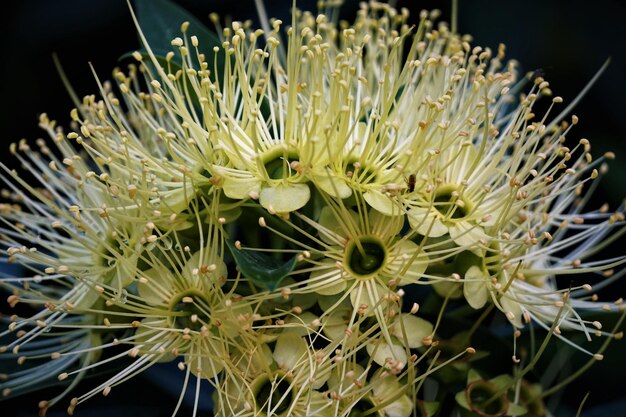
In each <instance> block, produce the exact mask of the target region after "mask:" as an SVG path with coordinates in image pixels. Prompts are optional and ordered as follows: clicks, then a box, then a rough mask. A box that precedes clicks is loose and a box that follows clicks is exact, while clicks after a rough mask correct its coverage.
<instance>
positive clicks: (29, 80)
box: [0, 0, 626, 417]
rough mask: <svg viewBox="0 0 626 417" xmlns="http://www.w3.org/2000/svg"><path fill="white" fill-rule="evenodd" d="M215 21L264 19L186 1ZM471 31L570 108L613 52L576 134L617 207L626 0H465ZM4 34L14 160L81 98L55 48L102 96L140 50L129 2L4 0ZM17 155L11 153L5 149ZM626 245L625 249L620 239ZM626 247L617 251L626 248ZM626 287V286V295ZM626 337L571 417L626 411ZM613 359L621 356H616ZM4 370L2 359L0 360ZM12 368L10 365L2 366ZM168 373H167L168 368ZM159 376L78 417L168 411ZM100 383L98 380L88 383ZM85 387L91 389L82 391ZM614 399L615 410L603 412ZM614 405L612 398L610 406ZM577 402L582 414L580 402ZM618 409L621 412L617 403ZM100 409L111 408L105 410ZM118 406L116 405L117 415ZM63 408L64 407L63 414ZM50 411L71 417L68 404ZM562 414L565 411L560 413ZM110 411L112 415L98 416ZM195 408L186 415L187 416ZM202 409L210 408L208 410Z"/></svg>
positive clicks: (4, 115) (24, 410)
mask: <svg viewBox="0 0 626 417" xmlns="http://www.w3.org/2000/svg"><path fill="white" fill-rule="evenodd" d="M176 2H177V3H179V4H180V5H182V6H183V7H185V8H186V9H188V10H189V11H191V12H192V13H194V14H195V15H196V16H198V17H199V18H201V19H202V20H203V21H205V22H207V23H208V18H207V15H208V13H210V12H217V13H219V14H220V15H222V16H224V15H231V16H233V19H236V20H246V19H253V20H257V16H256V12H255V8H254V3H253V2H252V1H233V0H228V1H226V0H178V1H176ZM266 3H268V5H267V8H268V14H269V15H270V16H276V17H279V18H281V19H282V20H283V21H284V22H289V21H290V18H289V13H290V12H289V8H290V6H291V1H290V0H287V1H276V0H273V1H266ZM315 3H316V2H315V1H312V0H299V1H297V5H298V7H300V8H302V9H308V10H314V9H315ZM449 3H450V1H435V0H428V1H421V0H420V1H416V0H413V1H398V2H397V6H398V7H407V8H409V9H410V10H411V14H412V21H413V22H415V21H417V15H418V12H419V10H420V9H423V8H426V9H432V8H440V9H441V10H442V11H443V17H442V19H443V20H448V21H449V18H450V4H449ZM459 3H460V4H459V7H460V13H459V30H460V32H462V33H470V34H471V35H472V36H473V37H474V42H473V44H474V45H481V46H489V47H491V48H492V49H494V50H495V49H497V46H498V44H499V43H500V42H503V43H505V44H506V45H507V56H508V57H509V58H513V59H516V60H518V61H520V64H521V66H520V68H521V70H522V71H523V72H527V71H535V70H537V69H542V71H543V73H544V74H545V78H546V79H547V80H548V81H550V83H551V87H552V90H553V91H554V93H555V95H560V96H562V97H563V98H564V100H565V104H564V105H566V104H567V103H568V102H570V101H571V100H572V99H573V98H574V97H575V96H576V94H577V93H578V92H579V91H580V90H581V89H582V88H583V87H584V86H585V84H586V83H587V82H588V80H590V79H591V77H593V75H594V74H595V73H596V71H597V70H598V69H599V68H600V67H601V66H602V64H603V63H604V61H605V60H606V59H607V58H609V57H611V59H612V61H611V64H610V66H609V68H608V69H607V70H606V72H605V73H604V74H603V76H602V77H601V78H600V80H599V81H598V82H597V84H596V85H595V86H594V87H593V88H592V89H591V91H590V92H589V94H588V95H587V96H586V97H585V98H584V99H583V101H582V102H581V103H580V104H579V105H578V107H577V108H576V109H575V111H574V113H575V114H577V115H578V116H579V117H580V123H579V124H578V126H576V128H575V129H574V130H573V131H572V133H571V134H570V137H571V139H574V140H578V139H580V138H589V139H590V140H591V143H592V153H593V154H594V156H600V155H601V154H602V153H604V152H605V151H608V150H612V151H615V152H616V154H617V158H616V160H615V161H612V162H611V164H610V167H611V170H610V171H609V174H608V175H607V177H605V178H604V179H603V180H602V183H601V187H600V190H599V191H600V192H599V193H597V194H596V198H595V199H594V202H593V204H592V206H591V207H590V208H595V207H598V206H600V205H601V204H602V203H603V202H605V201H608V202H609V203H610V204H611V207H612V208H616V207H617V206H618V205H619V204H620V202H621V201H622V198H623V197H624V196H626V62H625V59H626V56H625V53H624V52H625V47H624V44H623V43H622V39H626V26H625V25H624V22H625V21H626V5H625V4H624V3H623V2H622V1H620V0H596V1H594V2H591V3H590V2H588V1H584V0H570V1H557V0H555V1H545V0H544V1H541V0H516V1H507V2H503V1H499V0H459ZM357 8H358V2H356V1H349V0H347V1H346V5H345V7H344V8H343V11H342V17H343V18H346V19H348V20H352V19H353V16H354V14H355V11H356V10H357ZM4 9H5V12H4V13H3V17H4V19H5V21H4V24H3V36H2V37H1V38H0V44H1V49H0V50H1V51H2V60H1V65H0V72H1V74H2V76H1V77H0V97H1V99H0V106H1V111H0V147H2V151H0V152H2V153H0V155H3V156H2V157H0V158H2V161H3V162H6V161H7V160H8V158H7V157H6V156H5V155H7V154H8V146H9V143H11V142H14V141H17V140H19V139H21V138H28V139H29V140H34V139H36V138H38V137H40V136H41V135H42V132H41V131H40V130H39V129H38V128H37V117H38V114H40V113H42V112H46V113H48V114H49V116H50V117H51V118H52V119H56V120H58V121H59V123H61V124H63V125H65V126H67V125H68V121H69V111H70V110H71V108H72V107H73V106H72V103H71V100H70V99H69V96H68V95H67V93H66V91H65V89H64V87H63V84H62V83H61V81H60V79H59V77H58V75H57V72H56V70H55V69H54V65H53V63H52V58H51V55H52V53H53V52H56V53H57V54H58V55H59V58H60V60H61V62H62V63H63V65H64V68H65V71H66V73H67V75H68V78H69V79H70V80H71V82H72V84H73V86H74V88H75V89H76V91H77V93H78V94H79V95H80V96H82V95H86V94H92V93H95V92H97V85H96V84H95V82H94V80H93V76H92V74H91V71H90V68H89V66H88V62H91V63H92V64H93V66H94V68H95V71H96V72H97V73H98V75H99V77H100V78H101V79H110V75H111V71H112V69H113V67H115V66H116V65H119V63H118V58H119V57H120V56H121V55H123V54H124V53H126V52H129V51H132V50H135V49H137V48H138V47H139V43H138V40H137V36H136V31H135V28H134V26H133V24H132V21H131V18H130V14H129V11H128V6H127V3H126V1H124V0H90V1H88V2H87V1H81V0H57V1H54V2H52V1H49V0H27V1H21V2H12V4H10V5H8V6H4ZM5 150H6V151H5ZM616 246H617V245H616ZM624 247H625V246H624V245H620V246H619V247H614V248H612V249H611V250H610V252H612V253H608V254H606V256H607V257H609V256H612V255H613V254H620V253H621V254H623V253H624ZM620 291H621V295H623V294H626V286H625V285H624V284H622V285H621V286H620V287H619V289H618V290H616V291H615V292H616V293H618V292H620ZM623 345H624V343H623V342H622V343H621V344H620V343H616V344H614V346H613V348H612V352H609V353H608V354H607V355H606V356H607V358H608V360H605V361H604V362H602V363H599V364H597V365H596V366H595V367H594V368H593V369H592V371H591V373H590V374H589V375H587V376H586V377H585V378H584V379H583V380H581V381H579V382H577V383H575V385H574V386H573V387H571V388H570V389H569V390H568V391H567V394H566V395H565V396H564V400H565V404H567V407H570V408H567V407H566V406H564V407H563V410H562V411H563V413H564V415H568V414H567V413H568V412H569V415H573V414H575V411H573V410H575V408H576V407H577V406H578V404H579V402H580V400H581V399H582V397H583V396H584V394H585V393H586V392H587V391H589V390H591V396H590V399H589V401H588V403H587V407H586V410H587V411H586V412H585V413H583V416H587V417H595V416H605V415H606V416H620V415H626V400H625V399H624V394H623V389H622V388H621V387H620V386H619V385H618V374H620V373H621V375H623V373H624V371H625V370H626V358H624V357H623V356H624V355H623V352H625V351H626V348H624V346H623ZM611 356H612V357H611ZM0 366H2V365H1V363H0ZM1 372H2V370H0V373H1ZM164 372H165V373H164ZM168 372H169V368H168V369H166V370H164V371H159V372H156V371H151V372H150V373H147V374H143V375H140V376H139V377H137V378H135V379H133V381H131V382H130V383H127V384H125V385H122V386H121V387H120V388H118V389H114V390H113V392H112V393H111V395H110V396H109V398H107V399H102V397H100V398H96V399H94V400H91V401H89V402H88V403H87V404H85V405H84V406H81V407H79V408H78V409H77V415H79V416H80V415H83V416H99V415H102V416H104V415H117V416H130V415H134V416H143V415H150V416H161V415H163V416H168V415H170V413H171V411H172V409H173V404H174V403H175V399H174V398H175V397H176V396H177V393H178V387H179V385H178V383H177V382H174V383H172V382H171V381H172V379H173V378H175V377H176V375H177V374H176V373H175V372H172V375H170V374H169V373H168ZM85 386H92V384H91V383H90V382H87V383H86V384H83V387H85ZM76 391H77V392H82V389H81V388H79V389H78V390H76ZM42 398H44V397H43V396H42V395H41V394H33V395H28V396H26V397H22V398H21V399H18V400H11V401H8V402H5V403H0V407H4V408H0V409H3V410H7V411H9V414H8V415H7V414H4V411H3V412H2V413H0V414H2V415H7V416H34V415H36V410H37V406H36V404H37V401H38V400H40V399H42ZM599 404H604V405H603V407H604V408H598V407H599V406H598V405H599ZM607 404H608V405H607ZM571 407H573V410H572V408H571ZM607 407H616V408H613V409H611V408H607ZM97 410H100V411H97ZM105 410H106V411H105ZM52 411H55V410H52ZM56 411H57V412H58V414H57V413H56V412H50V413H49V414H48V415H49V416H56V415H65V414H64V413H61V411H63V407H58V408H57V409H56ZM559 411H561V410H559ZM98 413H100V414H98ZM188 414H190V411H189V410H183V412H182V413H181V415H188ZM202 415H206V413H205V414H202Z"/></svg>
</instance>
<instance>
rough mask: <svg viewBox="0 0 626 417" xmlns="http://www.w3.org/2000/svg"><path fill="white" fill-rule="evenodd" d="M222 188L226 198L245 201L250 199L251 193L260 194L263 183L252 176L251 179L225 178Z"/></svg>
mask: <svg viewBox="0 0 626 417" xmlns="http://www.w3.org/2000/svg"><path fill="white" fill-rule="evenodd" d="M222 186H223V190H224V194H225V195H226V197H228V198H234V199H235V200H245V199H247V198H249V197H250V193H251V192H256V193H258V192H259V190H260V189H261V181H259V180H258V179H256V178H254V177H252V176H251V177H249V178H232V177H224V183H223V185H222Z"/></svg>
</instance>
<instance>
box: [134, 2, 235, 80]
mask: <svg viewBox="0 0 626 417" xmlns="http://www.w3.org/2000/svg"><path fill="white" fill-rule="evenodd" d="M135 4H136V10H137V18H138V20H139V26H140V27H141V31H142V32H143V34H144V36H145V37H146V39H147V40H148V44H149V45H150V48H151V49H153V50H157V51H172V50H173V51H174V53H175V56H174V58H173V60H175V61H176V62H177V63H178V64H179V65H180V64H182V61H181V57H180V53H179V52H178V50H177V48H173V47H172V39H174V38H176V37H182V36H183V35H182V33H181V31H180V28H181V24H182V23H183V22H189V28H188V29H187V34H188V35H190V36H191V35H195V36H197V37H198V50H199V52H200V53H203V54H204V55H205V57H206V62H207V63H208V64H209V68H212V67H213V66H212V63H213V59H214V57H215V53H214V52H213V47H215V46H221V44H222V42H221V41H220V39H219V37H218V36H217V35H216V34H215V33H214V32H212V31H210V30H209V28H207V27H206V26H205V25H204V24H203V23H202V22H201V21H200V20H199V19H197V18H196V17H195V16H193V15H192V14H190V13H189V12H188V11H187V10H185V9H183V8H182V7H180V6H178V5H176V4H174V3H172V2H171V1H169V0H136V2H135ZM220 49H221V48H220ZM189 52H190V56H192V57H194V59H195V53H194V51H189ZM166 53H167V52H166ZM164 56H165V55H164ZM217 58H218V64H217V68H222V67H223V64H224V58H223V55H222V54H219V55H218V56H217ZM195 63H196V64H197V62H195Z"/></svg>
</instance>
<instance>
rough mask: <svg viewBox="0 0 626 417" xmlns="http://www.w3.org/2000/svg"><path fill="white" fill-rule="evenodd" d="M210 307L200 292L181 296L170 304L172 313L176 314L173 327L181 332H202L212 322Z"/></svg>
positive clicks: (191, 292) (186, 293)
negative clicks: (186, 330)
mask: <svg viewBox="0 0 626 417" xmlns="http://www.w3.org/2000/svg"><path fill="white" fill-rule="evenodd" d="M208 306H209V304H208V303H207V302H206V300H205V299H204V297H203V296H202V294H200V293H199V292H195V291H188V292H185V293H183V294H180V295H179V296H178V297H176V298H175V299H174V301H173V302H172V304H170V311H171V312H172V313H174V315H173V317H172V326H173V327H175V328H177V329H181V330H183V329H190V330H193V331H198V330H200V329H201V328H202V326H203V325H205V324H207V323H209V321H210V320H211V319H210V317H209V314H208Z"/></svg>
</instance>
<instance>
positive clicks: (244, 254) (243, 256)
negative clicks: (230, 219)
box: [226, 241, 296, 291]
mask: <svg viewBox="0 0 626 417" xmlns="http://www.w3.org/2000/svg"><path fill="white" fill-rule="evenodd" d="M226 243H227V245H228V248H229V249H230V252H231V254H232V255H233V258H234V259H235V263H236V264H237V267H238V268H239V271H241V273H242V274H243V276H245V277H246V278H247V279H249V280H250V281H252V282H253V283H254V284H256V285H258V286H259V287H261V288H264V289H268V290H270V291H273V290H275V289H276V288H278V286H279V285H280V283H281V281H282V280H283V279H284V278H285V277H286V276H287V275H288V274H289V273H290V272H291V271H293V269H294V268H295V267H296V257H295V256H294V257H292V258H291V259H289V260H288V261H286V262H281V261H278V260H276V259H274V258H272V257H270V256H268V255H266V254H264V253H261V252H255V251H251V250H239V249H237V248H235V246H234V245H233V244H232V243H230V242H229V241H226Z"/></svg>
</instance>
